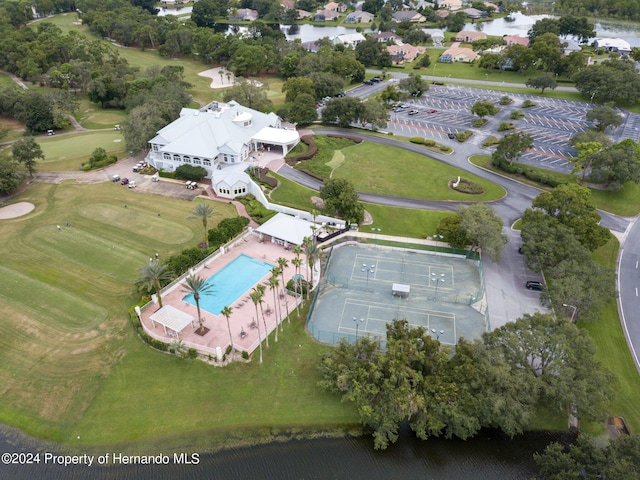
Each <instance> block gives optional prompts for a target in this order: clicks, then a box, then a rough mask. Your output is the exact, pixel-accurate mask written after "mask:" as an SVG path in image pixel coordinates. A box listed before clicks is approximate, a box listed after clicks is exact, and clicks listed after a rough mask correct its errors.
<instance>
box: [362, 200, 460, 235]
mask: <svg viewBox="0 0 640 480" xmlns="http://www.w3.org/2000/svg"><path fill="white" fill-rule="evenodd" d="M364 207H365V209H366V210H367V211H368V212H369V213H370V214H371V216H372V217H373V224H371V225H363V226H362V227H360V231H362V232H369V231H370V230H371V229H372V228H376V229H378V228H379V229H380V232H379V233H381V234H383V235H397V236H401V237H411V238H427V237H428V236H431V235H433V234H434V233H436V227H437V226H438V224H439V223H440V220H442V218H444V217H446V216H447V215H451V212H445V211H440V210H415V209H411V208H397V207H386V206H383V205H374V204H371V203H365V205H364ZM376 233H378V232H376Z"/></svg>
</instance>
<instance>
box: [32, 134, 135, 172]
mask: <svg viewBox="0 0 640 480" xmlns="http://www.w3.org/2000/svg"><path fill="white" fill-rule="evenodd" d="M36 141H37V142H38V144H39V145H40V147H42V152H43V153H44V156H45V161H44V162H42V161H39V162H38V166H37V169H38V170H40V171H47V172H51V171H68V170H79V169H80V166H81V165H82V164H83V163H84V162H86V161H87V160H89V157H90V156H91V154H92V153H93V151H94V150H95V149H96V148H98V147H102V148H104V149H105V150H106V151H107V153H108V154H114V155H117V156H118V157H119V158H122V157H123V155H124V154H125V152H126V151H127V149H126V145H125V142H124V139H123V138H122V135H121V133H120V132H117V131H115V130H105V131H101V132H86V133H71V134H65V135H54V136H52V137H39V138H37V140H36Z"/></svg>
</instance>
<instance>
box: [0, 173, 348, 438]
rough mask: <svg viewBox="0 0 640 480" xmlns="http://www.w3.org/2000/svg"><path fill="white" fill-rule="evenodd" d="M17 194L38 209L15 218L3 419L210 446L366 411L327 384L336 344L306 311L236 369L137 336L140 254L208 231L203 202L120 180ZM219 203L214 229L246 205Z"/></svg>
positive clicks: (332, 422) (3, 297) (3, 354)
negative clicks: (315, 330) (321, 383)
mask: <svg viewBox="0 0 640 480" xmlns="http://www.w3.org/2000/svg"><path fill="white" fill-rule="evenodd" d="M15 201H29V202H32V203H34V204H35V205H36V209H35V210H34V212H33V213H31V214H29V215H27V216H25V217H23V218H18V219H14V220H3V221H2V222H1V224H2V227H1V228H0V243H1V246H0V256H1V257H2V259H3V260H2V264H1V265H0V275H1V277H2V278H3V279H4V282H3V288H2V290H0V310H1V311H2V312H3V321H2V322H0V385H2V389H0V422H2V423H6V424H8V425H12V426H16V427H19V428H22V429H24V430H25V431H27V432H28V433H29V434H31V435H35V436H37V437H44V438H48V439H52V440H56V441H60V442H63V443H67V442H73V444H74V445H77V444H78V440H77V436H78V435H80V438H81V439H82V440H81V441H82V442H86V443H88V444H103V443H109V442H125V441H134V440H136V441H138V440H148V441H151V439H153V440H154V442H155V440H157V439H158V438H161V437H164V436H173V437H172V438H173V440H175V443H174V446H175V445H184V443H182V442H181V441H179V440H176V438H177V437H180V436H186V437H190V439H192V440H193V441H198V442H199V445H200V446H202V447H203V448H204V447H210V446H211V444H209V443H208V441H209V440H210V439H211V438H215V439H216V441H217V442H218V445H222V444H224V443H225V442H227V441H228V439H229V438H232V437H239V438H240V439H242V438H243V437H248V436H250V435H256V434H257V435H267V434H273V433H274V432H277V430H278V429H279V428H282V429H284V428H293V429H299V428H302V427H303V426H318V428H331V427H335V426H336V425H338V424H344V423H353V422H355V421H356V419H355V416H354V412H353V410H352V408H351V407H350V406H349V405H342V404H340V401H339V399H338V398H337V397H334V396H332V395H330V394H327V393H324V392H322V391H321V390H320V389H319V388H317V386H316V380H317V379H318V372H317V359H318V356H319V355H320V354H321V353H322V352H323V351H325V350H326V349H327V348H328V347H325V346H322V345H319V344H316V343H315V342H313V341H312V340H311V339H310V338H309V336H308V335H307V333H306V331H305V330H304V326H303V322H297V323H295V324H288V323H286V324H285V332H284V334H282V335H280V342H279V343H278V344H275V343H272V346H271V348H270V349H268V350H266V349H265V353H264V358H265V362H264V364H263V365H259V364H258V363H257V361H254V362H253V363H251V364H235V365H232V366H230V367H228V368H224V369H219V368H215V367H209V366H207V365H205V364H204V363H201V362H196V361H187V360H181V359H178V358H176V357H173V356H170V355H166V354H162V353H158V352H155V351H153V350H151V349H150V348H148V347H147V346H146V345H144V344H142V343H141V341H140V340H139V339H138V338H137V337H136V336H135V335H134V334H133V329H132V327H131V325H130V323H129V319H128V313H127V311H128V309H129V308H130V306H131V305H132V304H134V303H135V301H136V299H135V295H134V287H133V281H134V280H135V279H136V278H137V276H138V274H139V268H140V266H141V265H142V264H144V262H145V261H146V260H147V259H148V257H149V255H150V252H156V251H157V252H159V253H160V258H166V257H167V256H168V255H170V254H172V253H176V252H178V251H180V250H181V249H183V248H186V247H190V246H193V245H194V244H195V243H196V242H197V241H198V240H199V238H200V236H201V228H202V227H201V224H200V223H199V222H198V221H195V220H193V219H189V217H190V216H191V213H190V212H191V210H192V209H193V203H192V202H186V201H181V200H175V199H170V198H166V197H161V196H156V195H143V194H140V193H138V192H134V191H131V190H128V189H123V188H120V187H119V186H117V185H114V184H112V183H110V182H106V183H102V184H96V185H78V184H71V183H70V182H65V183H63V184H61V185H52V184H40V183H35V184H33V185H32V186H31V187H30V188H29V190H27V192H25V193H23V194H22V195H19V196H18V197H16V199H15ZM125 205H126V208H125ZM213 206H214V208H215V209H216V210H217V211H219V212H220V213H221V215H220V216H217V217H215V218H214V219H213V224H211V223H210V227H213V226H215V223H216V222H217V221H218V220H220V219H222V218H225V217H228V216H232V215H235V214H236V213H235V208H233V206H232V205H229V204H227V203H213ZM66 222H69V224H70V227H66V226H64V225H65V224H66ZM57 224H60V225H63V227H62V231H58V230H57V229H56V225H57ZM294 325H295V326H294ZM247 432H250V433H247Z"/></svg>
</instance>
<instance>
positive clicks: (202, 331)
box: [196, 327, 210, 337]
mask: <svg viewBox="0 0 640 480" xmlns="http://www.w3.org/2000/svg"><path fill="white" fill-rule="evenodd" d="M209 330H210V329H209V328H207V327H201V328H198V329H197V330H196V333H197V334H198V335H200V336H201V337H204V336H205V335H206V334H207V333H209Z"/></svg>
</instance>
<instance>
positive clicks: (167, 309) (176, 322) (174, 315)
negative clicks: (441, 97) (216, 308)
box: [149, 305, 195, 335]
mask: <svg viewBox="0 0 640 480" xmlns="http://www.w3.org/2000/svg"><path fill="white" fill-rule="evenodd" d="M149 318H150V319H151V322H152V323H153V326H154V327H155V326H156V322H158V323H159V324H160V325H162V327H163V328H164V333H165V335H166V334H167V328H169V329H171V330H173V331H174V332H176V333H177V334H178V335H179V334H180V332H181V331H182V330H184V327H186V326H187V325H189V324H191V326H192V327H194V326H195V325H194V323H193V321H194V320H195V318H194V317H193V316H191V315H189V314H188V313H185V312H183V311H182V310H178V309H177V308H175V307H172V306H171V305H165V306H164V307H162V308H161V309H160V310H158V311H157V312H155V313H154V314H152V315H151V316H150V317H149Z"/></svg>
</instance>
